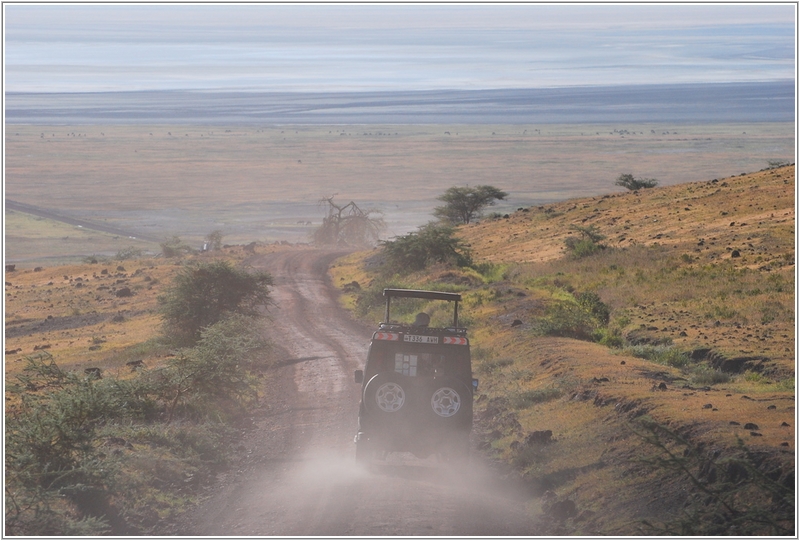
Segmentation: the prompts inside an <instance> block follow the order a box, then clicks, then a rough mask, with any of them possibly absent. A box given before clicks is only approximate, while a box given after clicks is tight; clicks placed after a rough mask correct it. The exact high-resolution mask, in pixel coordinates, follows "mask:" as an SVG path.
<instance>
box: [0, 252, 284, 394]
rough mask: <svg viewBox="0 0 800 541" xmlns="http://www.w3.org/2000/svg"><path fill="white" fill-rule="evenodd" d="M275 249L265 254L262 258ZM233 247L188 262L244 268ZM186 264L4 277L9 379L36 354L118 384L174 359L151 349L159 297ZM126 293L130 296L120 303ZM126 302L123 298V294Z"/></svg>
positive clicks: (160, 262)
mask: <svg viewBox="0 0 800 541" xmlns="http://www.w3.org/2000/svg"><path fill="white" fill-rule="evenodd" d="M274 249H278V247H277V246H261V247H258V248H257V250H258V252H259V253H264V252H266V251H269V250H274ZM249 255H252V254H249V253H247V252H245V251H244V250H243V249H242V247H240V246H235V247H230V248H227V249H225V250H223V252H222V253H212V252H209V253H206V254H201V255H197V256H192V257H191V258H190V259H199V260H208V259H211V258H219V257H221V258H225V259H230V260H232V261H234V262H241V261H243V260H244V259H245V257H247V256H249ZM186 261H187V259H165V258H161V257H159V258H145V259H128V260H124V261H116V260H101V261H100V262H98V263H83V264H75V265H60V266H55V267H37V268H36V269H40V270H36V269H20V270H15V271H13V272H7V273H6V284H5V293H6V299H5V336H4V338H5V377H6V379H7V380H8V379H9V378H13V377H14V376H15V375H16V374H17V373H19V371H20V370H22V369H23V368H24V367H25V365H26V363H25V357H26V356H29V355H35V354H37V353H38V352H40V351H41V352H46V353H49V354H50V355H52V356H53V357H54V359H55V361H56V362H57V363H58V365H59V366H60V367H62V368H64V369H69V370H75V369H83V368H86V367H98V368H100V369H102V370H103V371H106V370H108V371H111V372H113V373H114V374H115V375H116V376H118V377H124V376H125V375H126V374H129V373H130V372H131V370H130V368H129V367H128V366H126V365H125V363H127V362H129V361H136V360H142V361H143V362H144V363H145V365H146V366H147V367H149V368H153V367H155V366H158V365H159V364H160V363H161V362H162V360H163V359H164V356H165V355H168V354H169V352H168V351H165V350H163V348H160V347H157V346H152V347H149V346H148V345H147V344H148V341H151V340H152V339H153V338H155V337H156V336H157V335H158V334H159V333H160V331H161V317H160V315H159V314H158V301H157V297H158V295H159V294H161V292H162V290H163V287H164V286H166V285H168V284H169V283H170V282H171V280H172V278H173V277H174V276H175V274H176V273H177V272H178V271H179V269H180V268H181V265H182V264H183V263H185V262H186ZM124 288H127V289H129V290H130V291H131V293H132V295H131V296H119V294H120V291H121V290H122V289H124ZM123 294H124V293H123Z"/></svg>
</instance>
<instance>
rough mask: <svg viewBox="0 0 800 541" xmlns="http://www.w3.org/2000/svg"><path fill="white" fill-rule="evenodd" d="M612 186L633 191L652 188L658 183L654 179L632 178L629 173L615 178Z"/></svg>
mask: <svg viewBox="0 0 800 541" xmlns="http://www.w3.org/2000/svg"><path fill="white" fill-rule="evenodd" d="M614 184H615V185H616V186H622V187H623V188H627V189H629V190H631V191H634V190H640V189H642V188H654V187H655V186H657V185H658V181H657V180H656V179H654V178H634V176H633V175H631V174H630V173H623V174H621V175H620V176H619V177H617V181H616V182H615V183H614Z"/></svg>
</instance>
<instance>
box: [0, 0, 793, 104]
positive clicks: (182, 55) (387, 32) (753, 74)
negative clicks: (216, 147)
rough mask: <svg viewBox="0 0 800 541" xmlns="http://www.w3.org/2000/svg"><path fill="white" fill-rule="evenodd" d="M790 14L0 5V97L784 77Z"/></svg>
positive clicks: (756, 9)
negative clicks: (0, 24)
mask: <svg viewBox="0 0 800 541" xmlns="http://www.w3.org/2000/svg"><path fill="white" fill-rule="evenodd" d="M795 18H796V10H795V6H794V5H780V4H778V5H775V4H772V5H763V4H756V5H741V4H734V5H725V4H713V5H686V4H673V5H669V4H667V5H653V4H629V5H603V4H595V5H574V4H573V5H569V4H556V5H540V4H514V5H460V4H447V5H441V4H440V5H426V4H391V5H379V4H371V5H339V4H322V5H320V4H317V5H309V4H296V5H269V4H267V5H265V4H246V5H193V4H180V5H153V4H150V5H136V4H134V5H129V4H106V5H63V4H49V5H43V4H39V5H32V4H13V3H12V4H5V5H4V25H5V29H4V41H5V43H4V45H5V48H4V68H5V78H4V90H5V91H6V92H46V93H51V92H52V93H59V92H106V91H137V90H222V91H225V90H228V91H259V92H274V91H278V92H314V91H321V92H343V91H425V90H445V89H452V90H484V89H521V88H553V87H570V86H586V85H589V86H597V85H600V86H603V85H642V84H666V83H669V84H689V83H692V84H693V83H729V82H757V81H758V82H763V81H776V80H794V78H795V40H794V38H795V33H796V32H795V30H796V29H795Z"/></svg>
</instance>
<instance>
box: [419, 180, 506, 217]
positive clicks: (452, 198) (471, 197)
mask: <svg viewBox="0 0 800 541" xmlns="http://www.w3.org/2000/svg"><path fill="white" fill-rule="evenodd" d="M506 197H508V193H507V192H504V191H503V190H501V189H499V188H495V187H494V186H475V187H472V188H471V187H469V186H453V187H452V188H448V189H447V191H446V192H444V193H443V194H442V195H440V196H439V197H437V198H436V199H438V200H439V201H442V202H444V205H442V206H441V207H436V208H434V209H433V215H434V216H436V217H437V218H439V219H440V220H443V221H446V222H449V223H452V224H468V223H470V222H472V221H474V220H475V219H476V218H478V217H480V215H481V211H483V209H484V208H486V207H488V206H490V205H494V202H495V200H501V199H505V198H506Z"/></svg>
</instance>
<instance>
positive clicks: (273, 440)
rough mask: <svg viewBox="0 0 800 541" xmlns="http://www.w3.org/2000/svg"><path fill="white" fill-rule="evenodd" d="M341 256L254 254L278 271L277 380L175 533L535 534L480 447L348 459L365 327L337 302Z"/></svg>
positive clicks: (518, 499) (519, 500) (519, 499)
mask: <svg viewBox="0 0 800 541" xmlns="http://www.w3.org/2000/svg"><path fill="white" fill-rule="evenodd" d="M338 255H341V253H339V254H337V253H335V252H323V251H317V250H287V251H285V252H278V253H274V254H268V255H263V256H259V257H258V258H257V259H255V260H253V261H252V262H251V263H252V264H253V265H255V266H258V267H261V268H264V269H266V270H268V271H269V272H271V273H272V274H273V276H274V278H275V287H274V289H273V298H274V299H275V301H276V306H275V307H273V308H272V309H271V310H270V312H271V314H272V317H273V323H272V327H273V328H272V332H271V334H272V339H273V341H275V342H276V343H278V344H280V345H281V346H282V347H283V348H285V350H286V352H287V355H288V357H287V359H286V362H285V363H284V365H285V366H284V367H283V368H281V369H280V370H282V371H283V372H282V374H280V378H281V379H280V381H281V382H282V383H283V384H282V385H279V386H278V388H277V389H275V390H274V394H273V395H272V396H271V397H267V398H266V401H267V402H269V407H267V408H265V409H264V410H263V412H262V414H260V415H259V416H257V417H256V418H254V422H255V424H256V426H257V429H256V430H254V431H253V435H252V436H251V437H250V438H249V439H248V440H247V441H246V443H245V447H246V451H245V450H243V452H246V453H247V457H248V459H247V460H246V461H245V463H244V465H243V466H242V467H241V469H240V470H239V471H238V472H235V473H231V474H230V475H229V476H228V478H227V479H222V480H221V481H220V484H219V487H217V488H216V489H215V491H214V495H213V496H212V497H210V498H209V499H208V500H207V501H206V502H205V503H204V504H203V505H202V506H201V507H200V508H199V509H197V510H196V511H195V512H193V513H192V515H191V517H190V522H189V524H190V525H189V526H184V528H183V530H184V531H180V532H177V533H178V534H179V535H203V536H392V535H402V536H406V535H421V536H434V535H448V536H467V535H483V536H508V535H534V532H533V530H532V529H531V525H530V520H529V517H530V513H529V512H528V511H527V510H526V508H525V507H526V498H525V497H524V496H523V495H521V494H515V492H514V491H513V490H511V489H510V488H509V487H507V486H504V484H503V483H502V482H501V481H500V480H499V479H498V478H497V476H496V475H494V474H492V473H491V472H490V471H489V470H488V469H486V468H485V467H484V466H483V465H482V464H481V463H480V461H479V460H478V459H477V458H473V460H472V463H471V464H470V465H469V466H468V467H467V468H464V467H462V468H460V469H455V468H448V467H444V466H442V465H440V464H437V463H436V462H435V460H434V459H426V460H420V459H417V458H415V457H413V455H405V454H392V455H389V457H388V458H387V460H386V461H385V462H377V463H376V464H374V465H373V466H372V467H370V468H363V467H361V466H357V465H356V463H355V459H354V455H355V445H354V443H353V436H354V434H355V428H356V418H357V412H358V402H359V392H360V386H359V385H357V384H355V383H354V381H353V371H354V370H355V369H356V368H361V367H362V364H363V362H364V359H365V356H366V350H367V346H368V343H369V338H370V330H369V329H367V328H364V327H362V326H361V325H359V324H357V323H356V322H353V321H352V320H351V319H350V318H349V317H348V315H347V313H346V312H344V311H343V310H341V309H340V308H339V307H338V305H337V304H336V301H335V298H334V295H335V292H334V290H333V289H332V288H331V287H330V285H329V284H328V283H327V273H326V269H327V266H328V264H329V263H330V262H331V261H332V260H333V259H335V258H336V257H337V256H338Z"/></svg>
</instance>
